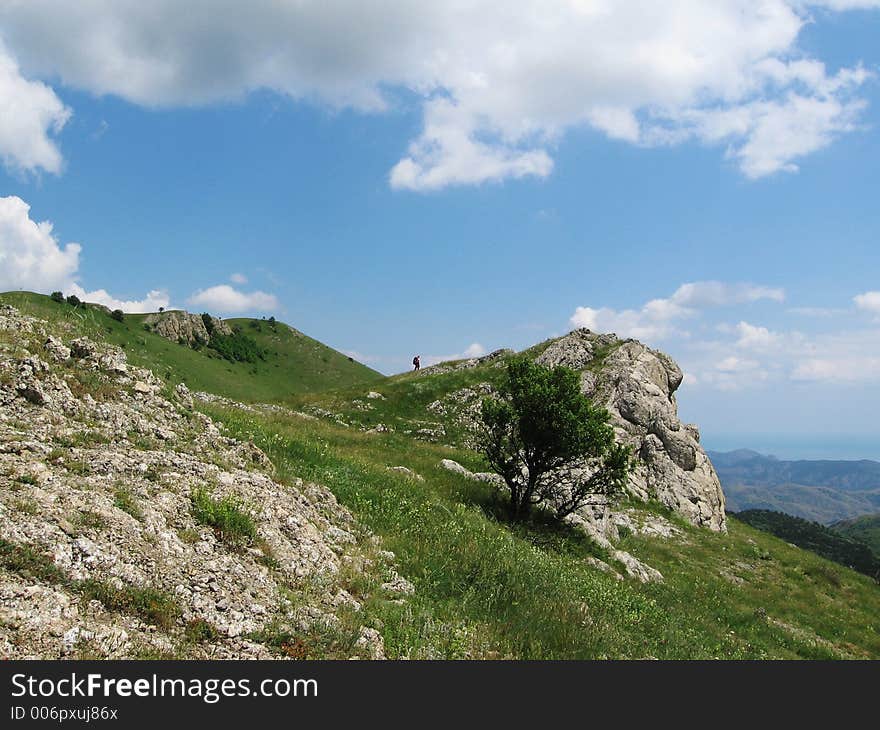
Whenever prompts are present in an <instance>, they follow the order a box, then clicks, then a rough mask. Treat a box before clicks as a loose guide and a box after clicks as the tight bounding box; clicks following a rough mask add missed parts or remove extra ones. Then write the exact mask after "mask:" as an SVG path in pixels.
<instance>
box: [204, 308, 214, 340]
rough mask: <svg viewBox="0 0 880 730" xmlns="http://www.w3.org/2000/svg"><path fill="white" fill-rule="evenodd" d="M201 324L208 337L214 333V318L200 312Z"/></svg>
mask: <svg viewBox="0 0 880 730" xmlns="http://www.w3.org/2000/svg"><path fill="white" fill-rule="evenodd" d="M202 323H203V324H204V325H205V329H206V330H207V331H208V336H209V337H210V336H211V335H212V334H213V333H214V318H213V317H212V316H211V315H210V314H208V313H207V312H202Z"/></svg>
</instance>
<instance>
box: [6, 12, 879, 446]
mask: <svg viewBox="0 0 880 730" xmlns="http://www.w3.org/2000/svg"><path fill="white" fill-rule="evenodd" d="M183 7H184V6H181V4H180V3H178V2H176V1H174V0H153V2H151V3H148V4H144V3H142V2H136V1H135V0H83V1H82V2H78V3H70V2H66V1H60V0H28V1H27V2H20V1H19V0H0V291H2V290H11V289H27V290H34V291H41V292H47V293H48V292H51V291H54V290H62V291H64V292H65V293H76V294H77V295H79V296H80V297H82V298H86V299H88V300H90V301H97V302H101V303H104V304H107V305H108V306H111V307H113V308H117V307H119V308H122V309H124V310H126V311H129V312H137V311H152V310H155V309H157V308H158V307H160V306H164V307H181V308H188V309H191V310H193V311H209V312H211V313H213V314H217V315H222V316H245V315H247V316H269V315H274V316H276V317H277V318H279V319H281V320H283V321H286V322H288V323H290V324H292V325H293V326H295V327H297V328H298V329H300V330H303V331H304V332H307V333H308V334H310V335H312V336H314V337H316V338H318V339H320V340H322V341H324V342H326V343H328V344H330V345H332V346H333V347H336V348H338V349H340V350H343V351H345V352H347V353H349V354H350V355H352V356H354V357H357V358H358V359H360V360H362V361H363V362H365V363H366V364H368V365H370V366H372V367H374V368H376V369H378V370H380V371H382V372H386V373H393V372H400V371H402V370H404V369H406V368H407V367H408V364H409V362H410V360H411V358H412V356H413V355H414V354H416V353H419V354H421V356H422V362H423V364H428V363H431V362H436V361H438V360H442V359H449V358H454V357H456V358H457V357H463V356H473V355H479V354H482V353H485V352H489V351H491V350H493V349H496V348H500V347H512V348H523V347H526V346H528V345H530V344H533V343H535V342H538V341H541V340H543V339H546V338H548V337H552V336H558V335H561V334H564V333H565V332H567V331H569V330H571V329H573V328H575V327H589V328H590V329H593V330H595V331H611V332H615V333H617V334H618V335H620V336H623V337H635V338H638V339H640V340H642V341H643V342H645V343H646V344H648V345H650V346H652V347H656V348H658V349H662V350H664V351H666V352H668V353H670V354H671V355H672V356H673V357H675V358H676V360H677V361H678V362H679V363H680V365H681V366H682V368H683V370H684V371H685V373H686V378H685V382H684V384H683V385H682V387H681V389H680V391H679V393H678V399H679V411H680V415H681V416H682V417H683V419H684V420H686V421H692V422H694V423H697V424H699V426H700V427H701V430H702V432H703V443H704V445H705V446H707V447H708V448H715V449H728V448H737V447H749V448H756V449H758V450H761V451H764V452H765V453H774V454H776V455H778V456H781V457H788V458H792V457H805V458H820V457H828V458H877V459H880V432H878V427H877V419H876V413H877V412H878V410H880V245H878V244H880V240H878V231H880V205H878V191H880V172H878V171H880V133H878V126H880V125H878V122H880V42H878V41H880V0H825V1H824V2H810V1H808V0H716V1H714V2H711V3H710V2H705V0H667V1H666V2H663V3H657V2H653V1H649V0H616V1H612V0H521V2H517V3H515V4H510V3H505V2H499V1H496V0H453V1H450V2H448V3H432V4H426V3H421V2H413V1H412V0H385V1H384V2H376V1H375V0H373V1H370V0H367V1H364V0H361V1H360V2H353V1H352V0H322V1H320V2H318V1H312V0H300V1H298V2H292V1H287V0H250V1H249V2H247V3H245V2H241V1H240V0H211V1H210V2H209V1H208V0H192V1H191V2H188V3H187V4H186V6H185V9H182V8H183Z"/></svg>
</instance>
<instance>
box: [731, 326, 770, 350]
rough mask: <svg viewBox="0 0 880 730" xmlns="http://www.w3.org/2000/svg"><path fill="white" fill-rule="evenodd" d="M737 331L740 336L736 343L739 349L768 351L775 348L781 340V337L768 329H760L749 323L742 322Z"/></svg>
mask: <svg viewBox="0 0 880 730" xmlns="http://www.w3.org/2000/svg"><path fill="white" fill-rule="evenodd" d="M736 331H737V333H738V334H739V339H738V340H737V341H736V344H737V347H743V348H746V349H753V350H766V349H767V348H770V347H773V346H775V345H776V344H777V343H778V342H779V340H780V337H779V335H777V334H775V333H773V332H771V331H770V330H768V329H767V328H766V327H759V326H756V325H752V324H749V323H748V322H740V323H739V324H738V325H737V326H736Z"/></svg>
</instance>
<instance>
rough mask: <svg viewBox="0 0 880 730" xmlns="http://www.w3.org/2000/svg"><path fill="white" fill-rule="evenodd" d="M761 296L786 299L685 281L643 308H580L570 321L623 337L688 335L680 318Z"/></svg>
mask: <svg viewBox="0 0 880 730" xmlns="http://www.w3.org/2000/svg"><path fill="white" fill-rule="evenodd" d="M761 299H769V300H772V301H776V302H781V301H783V300H784V299H785V291H784V290H783V289H779V288H775V287H768V286H757V285H754V284H745V283H725V282H721V281H696V282H690V283H687V284H682V285H681V286H680V287H679V288H678V289H676V290H675V292H673V294H672V296H670V297H667V298H665V299H652V300H651V301H649V302H647V303H645V304H644V305H643V306H642V307H641V308H640V309H624V310H615V309H611V308H609V307H602V308H599V309H594V308H592V307H578V308H577V309H576V310H575V312H574V314H573V315H572V316H571V319H570V322H571V324H572V325H574V326H575V327H586V328H587V329H591V330H594V331H596V332H615V333H616V334H618V335H621V336H623V337H634V338H636V339H639V340H648V341H654V340H662V339H665V338H667V337H670V336H671V335H673V334H676V335H679V336H681V335H686V333H684V332H682V331H681V330H680V329H679V323H680V321H681V320H683V319H687V318H690V317H694V316H696V315H697V314H698V313H699V312H700V311H701V310H704V309H709V308H713V307H725V306H732V305H736V304H748V303H751V302H757V301H759V300H761ZM743 324H745V323H743Z"/></svg>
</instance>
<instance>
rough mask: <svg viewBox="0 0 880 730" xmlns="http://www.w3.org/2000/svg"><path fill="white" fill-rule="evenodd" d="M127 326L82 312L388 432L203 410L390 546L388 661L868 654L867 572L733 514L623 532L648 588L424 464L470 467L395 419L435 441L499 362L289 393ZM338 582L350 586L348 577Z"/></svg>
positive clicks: (465, 457)
mask: <svg viewBox="0 0 880 730" xmlns="http://www.w3.org/2000/svg"><path fill="white" fill-rule="evenodd" d="M0 301H7V302H10V303H13V304H15V305H16V306H19V307H20V308H22V309H24V310H25V311H28V312H31V313H33V314H36V315H38V316H42V317H49V318H52V317H58V316H65V317H73V316H78V315H74V314H70V313H69V312H67V313H65V314H64V315H59V314H58V309H52V308H53V307H56V306H60V305H54V304H53V303H52V302H50V301H49V300H48V299H46V298H45V297H39V298H33V297H29V296H28V295H19V294H11V295H2V296H0ZM62 311H64V309H63V308H62ZM80 314H81V313H80ZM136 322H137V320H136V319H135V318H131V319H129V318H127V320H126V322H125V323H123V324H121V325H120V324H119V323H115V322H114V321H113V320H111V319H110V318H109V317H107V316H106V315H104V314H102V313H99V312H88V313H87V315H86V320H85V321H78V325H79V326H80V328H82V329H86V330H89V331H91V332H92V333H93V334H95V335H101V334H103V335H104V336H106V338H107V339H109V340H110V341H112V342H116V343H117V344H121V343H122V342H126V343H128V344H127V346H126V350H127V351H128V352H129V355H130V357H131V359H132V361H134V362H137V363H140V364H144V365H148V366H150V367H152V368H153V369H154V370H155V371H156V372H157V373H158V374H162V375H166V376H167V377H169V378H170V379H171V380H177V379H185V380H186V382H187V383H188V384H190V385H191V387H193V388H199V389H205V390H213V391H214V392H219V393H222V394H226V395H229V396H231V397H235V398H238V399H241V400H247V401H270V400H274V401H277V402H287V403H290V404H292V405H295V406H296V407H302V406H307V405H318V406H321V407H324V408H327V409H330V410H333V411H334V412H336V413H341V414H342V415H343V416H344V419H345V420H346V421H348V422H350V423H353V424H355V425H361V424H362V425H366V426H369V425H375V423H378V422H383V423H386V424H389V425H392V426H393V427H394V428H395V432H394V433H388V434H367V433H364V432H362V431H360V430H358V429H357V428H352V427H349V428H345V427H342V426H339V425H337V424H335V423H332V422H328V421H326V420H318V421H313V420H306V419H303V418H301V417H297V416H295V415H293V414H290V415H285V414H283V413H275V414H266V415H262V414H255V413H250V412H244V411H241V410H238V409H226V408H221V407H219V406H210V407H208V406H205V407H204V408H205V410H206V411H207V412H209V413H210V414H211V415H212V416H215V417H217V418H218V419H220V420H223V421H224V422H225V423H226V427H227V429H228V431H229V432H230V433H231V434H234V435H237V436H239V437H247V438H253V439H254V441H255V442H256V443H257V444H258V445H260V446H261V447H262V448H263V449H264V450H265V451H266V452H267V454H269V456H270V458H271V459H272V460H273V462H274V463H275V465H276V467H277V469H278V476H279V478H280V479H281V480H282V481H283V480H286V479H293V478H296V477H300V478H304V479H310V480H314V481H318V482H321V483H323V484H326V485H327V486H328V487H330V488H331V489H332V490H333V491H334V493H335V494H336V495H337V497H338V498H339V499H340V501H341V502H342V503H344V504H345V505H346V506H348V507H349V508H350V509H351V510H352V511H353V512H354V514H355V515H356V516H357V517H358V519H359V520H360V521H361V522H362V523H363V524H365V525H367V526H368V527H370V528H371V529H372V530H374V531H375V532H376V533H378V534H379V535H381V536H382V537H383V538H384V542H385V544H386V545H387V546H388V547H389V548H390V549H392V550H394V551H395V552H396V553H397V555H398V559H399V562H400V564H401V568H402V572H403V573H404V575H405V576H406V577H408V578H409V579H410V580H412V581H413V582H414V583H415V584H416V587H417V593H416V595H415V596H414V597H412V598H411V599H409V600H408V601H407V602H406V603H404V604H396V603H393V602H388V601H384V600H382V599H381V598H373V599H370V600H368V601H367V602H366V604H365V607H364V611H365V612H366V614H365V615H366V618H367V620H368V621H371V622H372V623H373V624H374V625H375V626H376V627H377V628H380V630H381V631H382V634H383V636H384V638H385V641H386V645H387V648H388V651H389V654H390V655H391V656H410V657H449V658H457V657H483V658H495V657H522V658H596V657H630V658H635V657H648V656H651V657H658V658H703V657H725V658H730V657H736V658H766V657H781V658H795V657H805V658H837V657H872V658H880V631H878V628H880V591H878V588H877V585H876V584H875V583H873V582H871V581H870V580H869V579H868V578H866V577H864V576H861V575H858V574H857V573H854V572H853V571H850V570H848V569H846V568H843V567H841V566H839V565H836V564H834V563H831V562H828V561H826V560H824V559H822V558H820V557H818V556H816V555H814V554H812V553H809V552H807V551H803V550H800V549H797V548H793V547H791V546H789V545H787V544H786V543H785V542H783V541H781V540H779V539H777V538H775V537H773V536H772V535H768V534H766V533H762V532H760V531H757V530H754V529H752V528H750V527H748V526H747V525H744V524H742V523H740V522H737V521H736V520H735V519H732V520H731V525H730V534H729V535H726V536H725V535H717V534H714V533H710V532H707V531H705V530H698V529H694V528H692V527H690V526H688V525H685V524H684V523H682V522H681V521H680V520H678V519H677V518H676V517H675V516H672V515H669V514H667V513H665V512H664V514H666V516H667V517H669V518H670V519H672V520H673V521H675V522H676V523H677V524H679V526H680V527H681V529H682V530H683V531H684V539H676V540H662V539H649V538H640V537H634V536H630V537H627V538H625V539H624V541H623V544H622V545H621V547H622V548H623V549H625V550H628V551H630V552H632V553H633V554H634V555H636V556H637V557H639V558H641V559H643V560H645V561H646V562H647V563H649V564H650V565H653V566H654V567H656V568H658V569H659V570H660V571H661V572H662V573H663V574H664V576H665V578H666V580H665V582H664V583H663V584H659V585H648V586H643V585H641V584H639V583H636V582H634V581H631V580H626V581H616V580H614V579H613V578H612V577H610V576H608V575H606V574H604V573H602V572H599V571H598V570H596V569H595V568H593V567H591V566H590V565H589V563H588V562H587V560H586V558H588V557H590V556H593V555H596V554H597V550H596V548H595V547H594V546H593V545H592V544H591V543H590V542H589V541H587V540H586V539H584V538H583V537H582V536H580V535H578V534H576V533H572V532H570V531H567V530H564V529H560V528H555V527H553V526H552V525H548V524H542V523H541V522H535V523H533V524H530V525H526V526H515V527H514V526H511V525H508V524H506V523H505V522H503V521H502V520H500V519H498V518H497V515H498V514H499V510H498V509H497V505H496V504H495V502H494V500H493V496H492V494H491V491H490V490H489V488H488V487H487V486H486V485H485V484H483V483H478V482H472V481H468V480H465V479H463V478H461V477H460V476H458V475H456V474H452V473H450V472H447V471H445V470H443V469H441V468H440V467H439V466H438V462H439V461H440V459H441V458H444V457H448V458H453V459H456V460H457V461H459V462H461V463H464V464H466V465H469V466H471V467H478V466H480V459H479V457H478V456H477V455H476V454H474V453H473V452H469V451H466V450H463V449H460V448H454V447H449V446H443V445H440V444H436V443H427V442H423V441H417V440H414V439H413V438H411V437H409V436H407V435H406V434H405V433H404V432H405V431H407V430H413V429H415V428H416V427H417V426H419V425H422V424H425V423H427V425H429V426H430V425H437V424H443V425H446V426H447V435H448V438H445V439H442V440H443V441H444V442H450V443H455V442H457V440H458V439H457V436H458V434H457V433H456V432H455V431H454V429H453V428H452V427H451V426H450V424H449V422H448V421H444V419H443V418H441V417H438V416H433V415H432V414H430V413H426V411H425V406H426V405H427V404H428V403H430V402H432V401H433V400H435V399H437V398H440V397H442V396H443V395H445V394H446V393H448V392H451V391H454V390H457V389H459V388H461V387H464V386H466V385H473V384H476V383H478V382H483V381H485V380H487V379H490V380H491V379H493V378H496V377H498V376H499V375H500V373H501V370H500V369H495V368H492V367H491V366H489V367H483V368H479V369H474V370H461V371H455V372H452V373H446V374H440V375H427V374H422V375H421V376H418V377H416V376H413V375H409V374H407V375H402V376H398V377H395V378H390V379H387V380H382V379H381V378H380V376H378V375H375V374H373V375H372V376H371V377H369V378H367V377H364V382H363V384H360V385H354V384H353V382H354V381H355V378H353V377H352V378H351V380H349V381H348V382H345V378H344V377H340V378H339V379H338V380H337V382H336V384H337V385H338V386H339V388H340V389H339V390H336V391H334V392H330V393H325V394H320V395H318V394H315V393H309V392H308V391H309V388H307V387H302V388H301V389H300V392H299V394H295V391H294V388H293V387H289V386H290V383H284V384H281V385H279V383H278V382H272V378H271V377H267V376H266V375H261V373H260V372H259V371H258V373H257V374H256V375H254V374H252V373H250V372H249V368H250V366H247V365H244V366H238V367H239V368H240V369H239V370H236V369H235V367H236V366H232V368H233V369H232V370H231V371H230V370H229V366H228V365H227V363H225V362H222V361H216V362H215V361H211V360H208V358H206V357H205V355H204V354H201V353H197V352H194V351H192V350H188V349H186V348H183V347H181V346H179V345H176V344H173V343H170V342H167V341H166V340H163V339H162V338H159V337H157V336H155V335H150V334H149V333H147V332H144V331H143V329H142V328H141V327H140V325H139V324H136ZM117 325H118V327H117ZM245 331H246V332H248V334H251V333H250V331H249V330H248V329H245ZM263 335H264V336H266V337H270V335H269V334H268V333H262V334H261V336H263ZM138 338H141V339H138ZM261 344H264V345H266V344H267V343H266V342H265V341H262V342H261ZM276 349H278V351H279V352H281V347H277V348H276ZM298 352H299V353H302V352H303V349H302V348H300V349H299V350H298ZM340 357H344V356H340ZM305 365H306V366H308V363H305ZM319 369H320V368H319ZM274 370H275V372H277V373H278V374H282V373H285V374H287V371H285V370H284V369H282V368H277V369H274ZM271 372H272V371H270V373H271ZM367 374H369V371H368V373H367ZM291 377H293V376H291ZM274 380H275V381H277V380H278V377H277V375H276V376H275V378H274ZM313 382H314V381H313ZM324 382H326V381H324ZM367 390H377V391H380V392H381V393H383V394H384V395H385V396H386V399H385V400H374V401H368V402H369V404H370V405H371V406H373V408H372V409H368V410H361V409H360V408H359V407H357V404H353V403H352V401H353V400H354V399H361V400H363V397H364V395H365V394H366V391H367ZM396 465H405V466H408V467H410V468H412V469H414V470H415V471H417V472H418V473H419V474H421V475H423V476H424V478H425V479H424V481H418V480H415V479H412V478H409V477H407V476H405V475H402V474H400V473H396V472H390V471H388V467H389V466H396ZM650 509H652V510H656V511H660V512H663V510H662V509H661V508H658V507H650ZM350 590H351V591H352V592H353V593H355V594H357V585H356V584H353V585H352V586H350Z"/></svg>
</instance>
